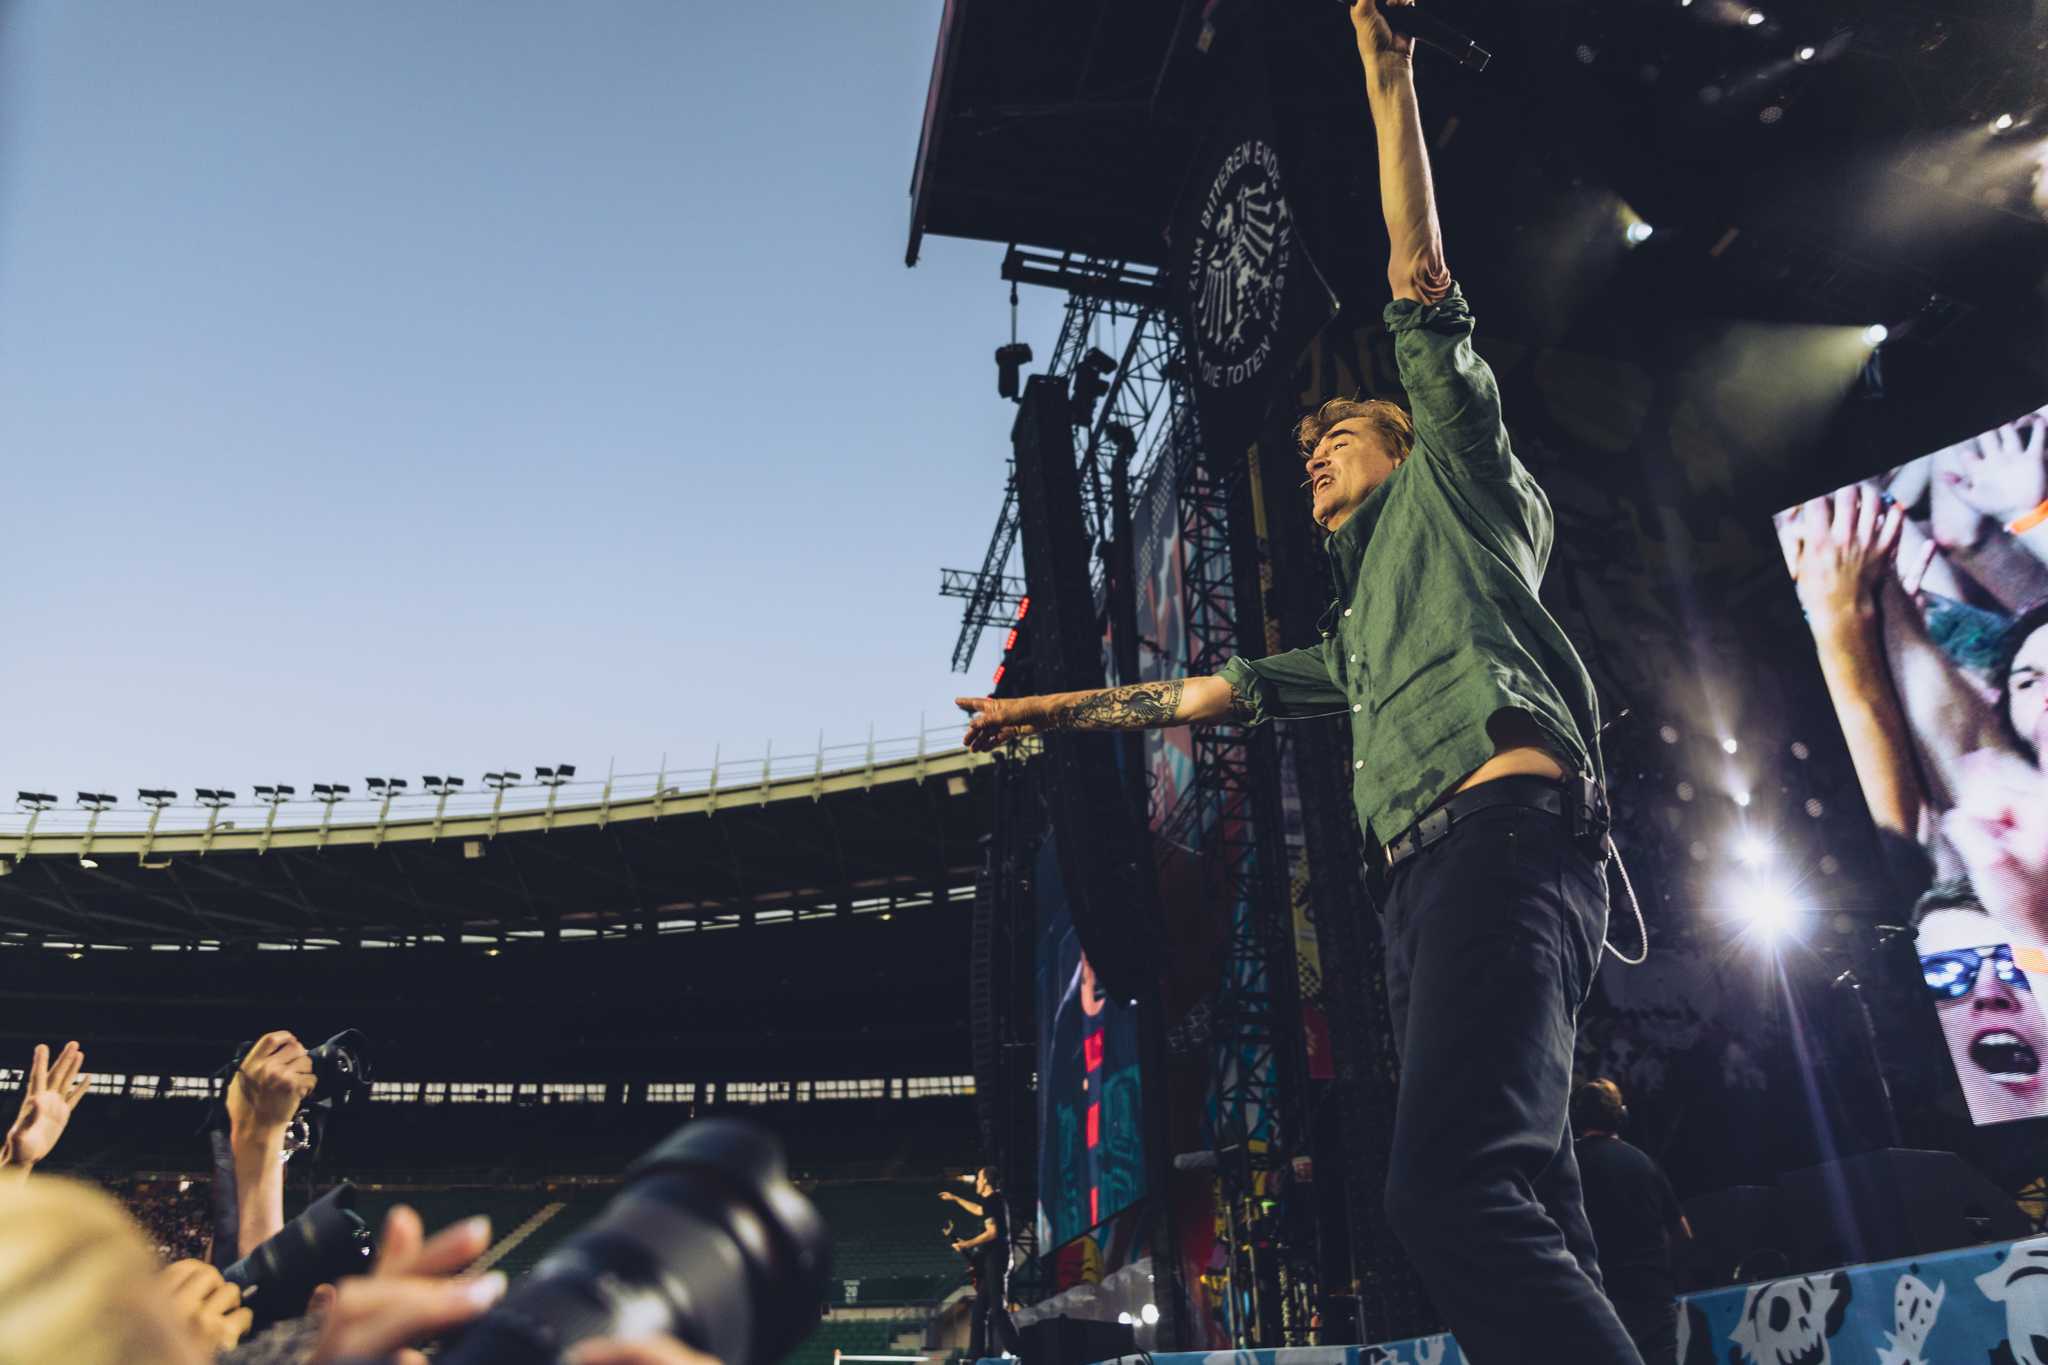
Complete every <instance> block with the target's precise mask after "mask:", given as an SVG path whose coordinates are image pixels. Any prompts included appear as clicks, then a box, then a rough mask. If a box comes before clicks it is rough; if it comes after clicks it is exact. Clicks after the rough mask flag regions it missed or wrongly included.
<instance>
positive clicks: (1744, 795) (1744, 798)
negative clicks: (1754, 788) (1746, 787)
mask: <svg viewBox="0 0 2048 1365" xmlns="http://www.w3.org/2000/svg"><path fill="white" fill-rule="evenodd" d="M1734 795H1735V804H1736V805H1738V806H1747V805H1748V804H1749V793H1748V792H1745V791H1738V792H1736V793H1735V794H1734Z"/></svg>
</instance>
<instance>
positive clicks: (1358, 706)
mask: <svg viewBox="0 0 2048 1365" xmlns="http://www.w3.org/2000/svg"><path fill="white" fill-rule="evenodd" d="M1351 709H1352V710H1354V711H1363V710H1364V709H1365V707H1364V706H1363V705H1362V704H1361V703H1359V702H1353V703H1351Z"/></svg>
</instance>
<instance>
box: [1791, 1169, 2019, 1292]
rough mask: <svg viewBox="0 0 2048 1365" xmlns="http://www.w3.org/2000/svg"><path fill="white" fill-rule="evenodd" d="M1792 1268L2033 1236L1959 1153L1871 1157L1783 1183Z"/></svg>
mask: <svg viewBox="0 0 2048 1365" xmlns="http://www.w3.org/2000/svg"><path fill="white" fill-rule="evenodd" d="M1778 1210H1779V1216H1780V1218H1781V1219H1782V1221H1783V1225H1784V1228H1785V1230H1786V1233H1787V1234H1788V1235H1789V1236H1790V1238H1791V1241H1792V1245H1791V1246H1789V1247H1786V1248H1785V1250H1786V1251H1787V1252H1789V1253H1790V1255H1791V1258H1792V1263H1793V1264H1794V1265H1795V1266H1797V1267H1799V1268H1801V1269H1806V1270H1820V1269H1825V1268H1827V1267H1830V1266H1838V1265H1850V1264H1853V1263H1857V1262H1862V1261H1889V1260H1894V1259H1897V1258H1900V1257H1906V1256H1925V1255H1927V1254H1929V1253H1930V1252H1935V1251H1949V1250H1952V1249H1954V1248H1956V1247H1966V1246H1974V1245H1975V1244H1977V1243H1978V1242H1991V1241H2003V1240H2005V1239H2008V1238H2018V1237H2026V1236H2030V1235H2031V1234H2032V1232H2033V1228H2032V1226H2031V1225H2030V1224H2029V1223H2028V1221H2027V1216H2026V1215H2025V1214H2024V1213H2021V1212H2020V1209H2019V1206H2018V1205H2017V1204H2015V1203H2013V1201H2012V1197H2011V1196H2010V1195H2008V1194H2006V1193H2005V1192H2004V1191H2003V1190H2001V1189H1999V1188H1998V1186H1996V1185H1994V1184H1992V1183H1991V1182H1990V1181H1989V1180H1987V1179H1985V1178H1984V1177H1983V1176H1982V1175H1980V1174H1978V1173H1977V1172H1976V1171H1974V1170H1972V1169H1971V1168H1970V1167H1969V1166H1967V1165H1965V1164H1964V1162H1963V1159H1962V1158H1961V1157H1959V1156H1957V1155H1956V1154H1955V1153H1954V1152H1917V1151H1910V1150H1906V1149H1903V1148H1897V1147H1894V1148H1889V1149H1886V1150H1884V1151H1877V1152H1865V1153H1863V1154H1862V1155H1861V1156H1852V1157H1849V1158H1847V1159H1846V1160H1843V1161H1833V1162H1829V1163H1828V1164H1827V1165H1825V1166H1809V1167H1807V1168H1806V1169H1805V1170H1803V1171H1787V1172H1785V1173H1784V1174H1783V1175H1781V1176H1779V1177H1778Z"/></svg>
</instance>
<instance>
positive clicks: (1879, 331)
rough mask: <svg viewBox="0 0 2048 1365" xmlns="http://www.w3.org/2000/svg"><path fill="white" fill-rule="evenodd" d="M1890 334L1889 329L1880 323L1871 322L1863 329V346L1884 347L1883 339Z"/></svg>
mask: <svg viewBox="0 0 2048 1365" xmlns="http://www.w3.org/2000/svg"><path fill="white" fill-rule="evenodd" d="M1891 334H1892V329H1891V328H1889V327H1887V326H1885V325H1884V324H1883V323H1881V322H1873V323H1871V324H1870V325H1869V326H1868V327H1865V328H1864V329H1863V344H1864V345H1865V346H1882V345H1884V340H1885V338H1886V337H1888V336H1890V335H1891Z"/></svg>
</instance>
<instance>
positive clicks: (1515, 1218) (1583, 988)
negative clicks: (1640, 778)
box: [1381, 806, 1639, 1365]
mask: <svg viewBox="0 0 2048 1365" xmlns="http://www.w3.org/2000/svg"><path fill="white" fill-rule="evenodd" d="M1381 928H1382V931H1383V933H1384V934H1385V937H1386V948H1387V960H1386V975H1387V996H1388V1002H1389V1004H1390V1005H1391V1007H1392V1013H1393V1025H1394V1045H1395V1047H1396V1048H1397V1049H1398V1050H1399V1053H1400V1058H1401V1086H1400V1095H1399V1098H1398V1100H1397V1101H1396V1103H1395V1109H1394V1145H1393V1151H1392V1154H1391V1156H1390V1159H1389V1163H1388V1171H1387V1219H1388V1221H1389V1222H1390V1223H1391V1224H1392V1225H1393V1228H1394V1231H1395V1233H1396V1234H1397V1235H1398V1236H1399V1237H1400V1238H1401V1241H1402V1244H1403V1245H1404V1246H1406V1247H1407V1249H1408V1254H1409V1256H1410V1258H1411V1259H1412V1260H1413V1261H1414V1263H1415V1268H1416V1270H1417V1272H1418V1273H1419V1274H1420V1275H1421V1277H1422V1282H1423V1284H1424V1285H1425V1286H1426V1287H1427V1288H1428V1290H1429V1294H1430V1297H1431V1299H1433V1300H1434V1301H1435V1303H1436V1306H1437V1309H1438V1311H1439V1312H1441V1313H1442V1314H1443V1317H1444V1323H1445V1325H1446V1326H1447V1327H1449V1328H1450V1330H1451V1332H1452V1333H1453V1335H1455V1336H1456V1337H1457V1339H1458V1345H1459V1346H1460V1347H1461V1348H1462V1349H1463V1350H1464V1352H1465V1356H1466V1358H1467V1359H1468V1360H1471V1361H1473V1362H1474V1365H1529V1362H1537V1361H1545V1362H1547V1361H1558V1362H1570V1365H1638V1363H1639V1357H1638V1356H1637V1354H1636V1348H1635V1347H1634V1345H1632V1344H1631V1343H1630V1341H1629V1337H1628V1333H1627V1332H1626V1331H1625V1330H1623V1328H1622V1324H1621V1320H1620V1319H1619V1318H1618V1317H1617V1316H1616V1315H1615V1312H1614V1309H1613V1307H1612V1306H1611V1305H1610V1304H1609V1303H1608V1302H1607V1300H1606V1298H1605V1297H1604V1296H1603V1295H1602V1294H1601V1292H1600V1271H1599V1267H1598V1265H1597V1263H1596V1261H1595V1258H1594V1249H1593V1233H1592V1229H1591V1228H1590V1227H1589V1226H1588V1225H1587V1222H1586V1214H1585V1209H1584V1207H1583V1203H1582V1199H1581V1192H1580V1186H1579V1167H1578V1162H1577V1160H1576V1159H1575V1158H1574V1156H1573V1155H1572V1139H1571V1130H1570V1128H1569V1126H1568V1125H1567V1123H1566V1113H1565V1110H1566V1105H1567V1102H1568V1101H1569V1099H1570V1093H1569V1092H1570V1088H1571V1074H1572V1044H1573V1041H1574V1039H1575V1037H1576V1035H1577V1029H1578V1012H1579V1006H1580V1005H1581V1004H1582V1003H1583V1002H1584V1001H1585V998H1586V995H1587V992H1588V991H1589V990H1590V989H1591V987H1592V984H1593V973H1594V971H1595V969H1596V968H1598V966H1599V965H1600V943H1601V940H1602V938H1603V937H1604V936H1605V934H1606V929H1607V882H1606V876H1605V873H1604V871H1603V870H1602V868H1601V866H1600V865H1599V864H1598V863H1597V862H1595V861H1594V860H1593V859H1592V858H1591V857H1589V856H1587V855H1586V854H1585V853H1584V852H1582V851H1581V850H1580V849H1579V847H1578V846H1577V845H1576V844H1575V843H1574V842H1573V841H1572V839H1571V837H1570V835H1569V833H1568V832H1567V829H1566V826H1565V822H1564V820H1563V819H1562V818H1561V817H1559V816H1556V815H1551V814H1549V813H1547V812H1544V811H1537V810H1530V809H1527V808H1525V807H1521V806H1497V807H1494V808H1492V809H1489V810H1483V811H1478V812H1476V813H1474V814H1473V815H1470V816H1468V817H1467V818H1465V819H1463V820H1460V821H1458V822H1457V824H1456V825H1454V826H1453V827H1452V829H1451V832H1450V834H1449V835H1448V836H1446V837H1445V838H1443V839H1441V840H1439V841H1438V842H1437V843H1435V844H1433V845H1431V846H1430V847H1429V848H1427V849H1425V850H1423V851H1422V852H1421V853H1419V854H1416V855H1415V856H1413V857H1411V858H1408V859H1406V860H1405V861H1403V862H1402V863H1401V865H1400V866H1398V867H1396V868H1395V869H1393V871H1392V873H1391V874H1390V876H1389V881H1388V894H1387V899H1386V904H1385V906H1384V908H1383V910H1382V925H1381Z"/></svg>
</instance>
